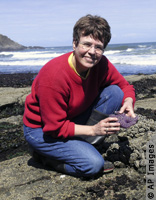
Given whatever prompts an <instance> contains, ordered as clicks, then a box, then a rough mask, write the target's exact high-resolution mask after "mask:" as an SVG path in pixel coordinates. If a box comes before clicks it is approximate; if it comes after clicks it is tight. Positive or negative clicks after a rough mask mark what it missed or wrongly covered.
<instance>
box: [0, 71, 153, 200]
mask: <svg viewBox="0 0 156 200" xmlns="http://www.w3.org/2000/svg"><path fill="white" fill-rule="evenodd" d="M36 74H37V73H16V74H0V91H1V93H0V96H1V98H0V127H1V133H0V144H1V145H0V171H1V179H0V185H1V187H0V199H11V200H14V199H37V198H40V199H51V197H53V199H61V198H63V199H98V198H99V199H108V198H109V200H111V199H112V200H114V199H116V200H117V199H118V200H119V199H120V200H121V199H128V198H129V199H133V200H135V199H136V200H138V199H139V200H140V199H145V191H146V188H145V171H146V170H145V168H146V165H145V155H144V154H145V150H146V143H147V141H148V140H150V138H151V137H152V136H153V135H155V134H156V129H155V127H156V84H155V83H156V74H152V75H144V74H140V75H132V76H126V77H125V78H126V79H127V80H128V81H129V82H130V83H131V84H133V85H134V88H135V90H136V106H135V112H136V114H137V115H139V117H140V120H139V122H138V123H137V124H136V125H134V126H133V127H131V128H129V129H127V130H121V132H120V133H119V134H118V135H117V136H113V137H108V138H107V140H106V141H105V144H103V145H104V146H102V147H101V149H100V151H101V152H102V154H103V156H104V157H106V158H107V159H108V160H111V161H112V160H113V162H114V164H115V170H114V172H113V173H111V174H106V175H103V176H100V177H96V178H95V179H92V180H89V181H88V180H82V179H77V178H74V177H70V176H68V175H63V174H60V173H57V172H55V171H53V170H52V169H49V168H47V167H44V166H42V165H41V164H39V163H36V162H34V161H33V159H32V158H31V156H30V155H29V149H28V145H27V143H26V142H25V139H24V137H23V128H22V115H23V111H24V101H25V97H26V96H27V95H28V94H29V93H30V90H31V84H32V81H33V79H34V77H35V76H36ZM114 152H116V153H114ZM39 188H40V189H39ZM62 188H63V190H62ZM6 191H7V192H6Z"/></svg>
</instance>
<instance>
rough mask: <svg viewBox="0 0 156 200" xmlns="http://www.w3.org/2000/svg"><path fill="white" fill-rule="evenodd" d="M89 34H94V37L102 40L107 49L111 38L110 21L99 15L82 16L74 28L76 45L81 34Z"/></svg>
mask: <svg viewBox="0 0 156 200" xmlns="http://www.w3.org/2000/svg"><path fill="white" fill-rule="evenodd" d="M88 35H92V36H93V38H94V39H98V40H100V41H101V42H102V43H103V44H104V49H105V48H106V46H107V45H108V43H109V41H110V39H111V32H110V26H109V24H108V22H107V21H106V20H105V19H104V18H102V17H100V16H97V15H95V16H93V15H86V16H84V17H81V18H80V19H79V20H78V21H77V22H76V24H75V26H74V28H73V41H75V44H76V46H77V45H78V43H79V40H80V37H81V36H88Z"/></svg>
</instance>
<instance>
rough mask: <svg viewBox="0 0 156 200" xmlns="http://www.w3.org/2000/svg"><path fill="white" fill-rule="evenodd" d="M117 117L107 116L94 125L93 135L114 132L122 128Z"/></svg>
mask: <svg viewBox="0 0 156 200" xmlns="http://www.w3.org/2000/svg"><path fill="white" fill-rule="evenodd" d="M117 121H118V119H117V118H116V117H107V118H106V119H103V120H101V121H100V122H98V123H97V124H95V125H94V126H93V136H97V135H105V134H114V133H116V132H117V131H119V130H120V123H118V122H117Z"/></svg>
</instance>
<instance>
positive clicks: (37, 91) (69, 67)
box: [23, 15, 135, 177]
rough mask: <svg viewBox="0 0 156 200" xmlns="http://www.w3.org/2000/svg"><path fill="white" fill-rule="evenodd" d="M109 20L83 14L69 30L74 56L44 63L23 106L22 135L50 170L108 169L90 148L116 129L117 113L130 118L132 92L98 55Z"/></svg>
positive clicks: (94, 171)
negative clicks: (113, 115)
mask: <svg viewBox="0 0 156 200" xmlns="http://www.w3.org/2000/svg"><path fill="white" fill-rule="evenodd" d="M110 39H111V33H110V26H109V24H108V22H107V21H106V20H105V19H103V18H101V17H99V16H92V15H87V16H84V17H82V18H80V19H79V20H78V21H77V23H76V24H75V26H74V29H73V52H69V53H66V54H64V55H62V56H59V57H57V58H54V59H52V60H51V61H49V62H48V63H47V64H46V65H45V66H44V67H43V68H42V69H41V70H40V72H39V73H38V75H37V77H36V78H35V80H34V82H33V84H32V91H31V94H30V95H28V96H27V98H26V102H25V112H24V116H23V121H24V136H25V138H26V140H27V142H28V143H29V145H30V147H31V149H32V151H33V155H38V156H39V157H40V158H41V160H42V162H43V163H45V164H49V165H51V166H52V167H53V168H54V169H56V170H58V171H60V172H63V173H66V174H69V175H73V176H77V177H80V176H83V177H90V176H94V175H95V174H97V173H100V172H102V171H110V170H113V165H112V164H111V163H110V162H108V161H104V159H103V157H102V156H101V154H100V153H99V152H98V151H97V149H96V148H95V146H94V144H99V143H100V142H101V141H103V139H104V136H105V135H106V134H107V135H109V134H115V133H116V132H118V131H119V130H120V123H119V122H118V119H117V118H116V117H109V114H112V113H114V112H115V111H119V112H120V113H126V114H127V115H128V116H130V117H133V118H134V117H135V114H134V110H133V106H134V102H135V93H134V88H133V86H132V85H130V84H129V83H128V82H127V81H126V80H125V79H124V77H123V76H122V75H121V74H120V73H119V72H118V71H117V70H116V68H115V67H114V66H113V65H112V64H111V63H110V61H109V60H108V59H107V58H106V57H105V56H104V55H103V53H104V49H105V48H106V46H107V44H108V43H109V41H110Z"/></svg>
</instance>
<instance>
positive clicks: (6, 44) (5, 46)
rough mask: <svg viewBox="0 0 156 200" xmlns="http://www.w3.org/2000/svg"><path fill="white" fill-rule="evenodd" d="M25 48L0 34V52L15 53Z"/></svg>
mask: <svg viewBox="0 0 156 200" xmlns="http://www.w3.org/2000/svg"><path fill="white" fill-rule="evenodd" d="M25 48H26V47H25V46H23V45H21V44H18V43H17V42H14V41H13V40H11V39H10V38H8V37H7V36H5V35H2V34H0V51H15V50H23V49H25Z"/></svg>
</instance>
